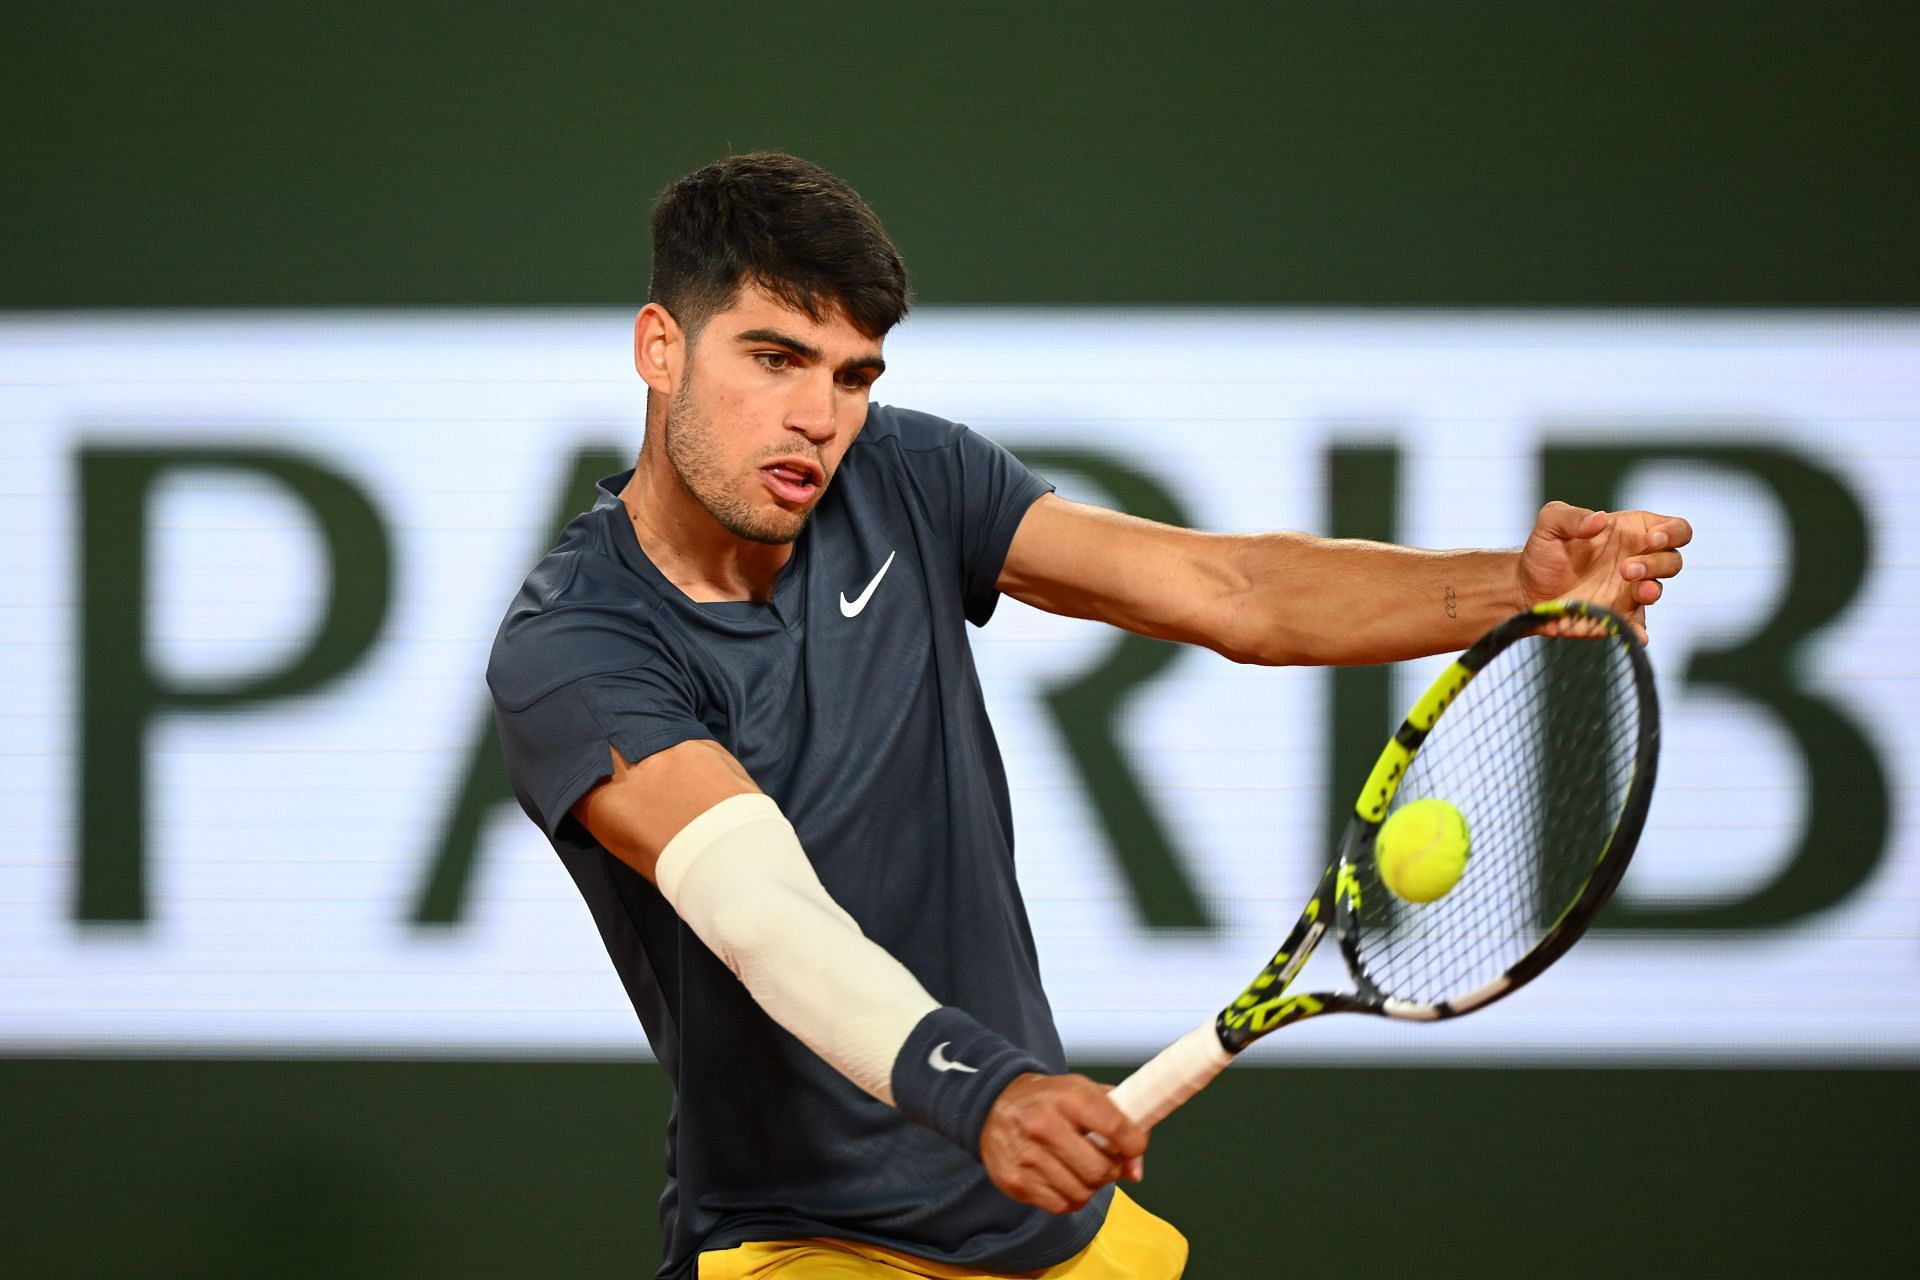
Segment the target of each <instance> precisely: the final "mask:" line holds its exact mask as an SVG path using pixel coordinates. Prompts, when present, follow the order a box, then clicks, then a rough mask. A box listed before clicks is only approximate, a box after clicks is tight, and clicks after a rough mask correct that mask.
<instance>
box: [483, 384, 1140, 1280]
mask: <svg viewBox="0 0 1920 1280" xmlns="http://www.w3.org/2000/svg"><path fill="white" fill-rule="evenodd" d="M629 474H631V473H629ZM626 480H627V476H626V475H619V476H614V477H611V478H610V479H608V480H605V481H603V482H601V485H600V494H599V499H598V502H597V503H596V505H595V507H594V508H593V510H591V511H589V512H587V513H586V514H585V515H582V516H580V517H579V518H578V519H576V520H574V521H573V523H572V524H570V525H568V526H567V529H566V531H565V532H564V533H563V534H562V535H561V538H560V542H559V544H558V545H557V546H556V547H555V548H554V549H553V550H552V551H551V552H550V553H549V554H548V555H547V557H546V558H545V559H544V560H542V561H541V562H540V564H539V566H538V567H537V568H535V569H534V571H533V573H532V575H531V576H530V577H529V578H528V579H527V582H526V585H525V586H524V587H523V588H522V589H521V591H520V594H519V595H518V596H517V597H516V598H515V600H514V602H513V607H512V608H511V609H510V610H509V611H508V613H507V616H506V619H505V621H504V622H503V623H502V624H501V627H500V633H499V636H498V637H497V638H496V640H495V641H494V648H493V660H492V662H491V664H490V665H489V667H488V671H487V681H488V684H489V686H490V688H491V689H492V692H493V697H494V704H495V708H496V712H497V715H498V719H499V724H500V735H501V741H502V744H503V745H504V747H505V753H506V762H507V772H508V776H509V777H510V778H511V779H512V782H513V787H514V793H515V794H516V795H517V796H518V797H519V800H520V804H521V806H522V807H523V808H524V809H525V810H526V811H527V814H528V816H530V817H531V818H532V819H533V820H534V821H535V822H537V823H539V824H540V827H541V828H542V830H544V831H545V832H546V833H547V835H548V837H549V839H551V840H552V842H553V846H554V849H555V850H556V851H557V852H558V853H559V855H560V857H561V859H562V860H563V861H564V862H565V863H566V866H567V869H568V871H569V872H571V873H572V876H573V879H574V882H575V883H576V884H577V885H578V886H579V888H580V892H581V893H582V894H583V895H584V896H585V898H586V901H587V904H588V906H589V907H590V908H591V910H592V912H593V917H594V920H595V922H596V923H597V924H598V925H599V929H600V934H601V937H602V938H603V939H604V940H605V942H606V945H607V950H608V953H609V954H610V955H611V956H612V958H613V962H614V966H615V968H617V969H618V970H619V973H620V978H621V981H622V982H623V983H624V984H625V986H626V990H627V994H628V996H629V997H630V998H631V999H632V1001H633V1005H634V1009H635V1010H636V1011H637V1012H638V1013H639V1015H640V1020H641V1022H642V1023H643V1024H644V1026H645V1028H646V1032H647V1038H648V1040H649V1041H650V1042H651V1043H652V1045H653V1050H654V1054H655V1056H657V1057H658V1058H659V1060H660V1062H661V1065H662V1066H663V1067H664V1068H665V1069H666V1071H667V1074H668V1075H669V1077H671V1079H672V1080H673V1082H674V1091H675V1092H674V1111H673V1117H672V1120H671V1123H670V1126H669V1129H668V1142H667V1176H668V1184H667V1190H666V1193H665V1195H664V1196H663V1197H662V1200H661V1208H660V1212H661V1224H662V1232H663V1236H664V1241H665V1260H664V1262H663V1263H662V1266H661V1270H660V1275H661V1276H664V1277H676V1278H677V1277H685V1276H689V1275H691V1274H692V1273H693V1269H694V1265H695V1261H696V1258H697V1255H698V1253H699V1252H700V1251H701V1250H704V1249H718V1248H727V1247H731V1246H733V1245H736V1244H740V1243H743V1242H745V1241H749V1240H776V1239H788V1238H793V1237H804V1236H821V1235H826V1236H839V1237H843V1238H847V1239H854V1240H862V1241H869V1242H873V1243H877V1244H884V1245H887V1246H890V1247H893V1248H896V1249H900V1250H904V1251H906V1252H910V1253H914V1254H917V1255H919V1256H922V1257H926V1258H929V1259H933V1260H935V1261H940V1262H950V1263H961V1264H967V1265H971V1266H978V1267H980V1268H982V1269H986V1270H999V1271H1027V1270H1038V1269H1040V1268H1043V1267H1047V1266H1051V1265H1053V1264H1055V1263H1058V1262H1061V1261H1063V1260H1065V1259H1066V1258H1069V1257H1071V1256H1072V1255H1073V1254H1075V1253H1077V1252H1079V1251H1080V1250H1081V1249H1082V1248H1084V1247H1085V1246H1086V1244H1087V1243H1088V1241H1090V1240H1091V1239H1092V1238H1093V1236H1094V1234H1095V1233H1096V1232H1097V1231H1098V1229H1099V1226H1100V1224H1101V1222H1103V1221H1104V1220H1105V1216H1106V1210H1107V1204H1108V1201H1109V1199H1110V1194H1109V1193H1107V1192H1103V1193H1102V1194H1101V1195H1100V1196H1099V1197H1098V1198H1097V1199H1096V1200H1095V1201H1094V1202H1093V1203H1092V1204H1090V1205H1089V1206H1088V1207H1087V1208H1086V1209H1084V1210H1082V1211H1081V1212H1079V1213H1077V1214H1071V1215H1066V1216H1055V1215H1052V1214H1048V1213H1044V1212H1042V1211H1040V1210H1037V1209H1033V1208H1029V1207H1027V1206H1024V1205H1020V1204H1017V1203H1016V1202H1014V1201H1013V1200H1010V1199H1008V1198H1007V1197H1006V1196H1005V1195H1003V1194H1002V1193H1001V1192H1000V1191H999V1190H998V1189H997V1188H995V1187H994V1186H993V1184H992V1183H991V1182H990V1181H989V1180H988V1179H987V1177H986V1173H985V1170H984V1169H983V1168H982V1167H981V1165H980V1164H979V1162H978V1161H977V1159H976V1157H975V1155H974V1153H972V1152H964V1151H961V1150H959V1149H957V1148H956V1147H954V1146H953V1145H952V1144H951V1143H949V1142H947V1141H946V1140H945V1139H943V1138H941V1137H939V1136H937V1135H936V1134H934V1133H933V1132H931V1131H929V1130H926V1129H923V1128H921V1127H919V1126H918V1125H915V1124H914V1123H913V1122H911V1121H909V1120H907V1119H906V1118H904V1117H903V1116H902V1115H901V1114H900V1113H899V1112H898V1111H896V1110H894V1109H893V1108H891V1107H888V1106H886V1105H884V1104H883V1103H880V1102H877V1101H875V1100H874V1099H873V1098H871V1097H869V1096H868V1095H867V1094H866V1093H864V1092H863V1091H862V1090H861V1089H859V1088H858V1087H857V1086H855V1085H854V1084H852V1083H851V1082H850V1081H848V1080H847V1079H846V1078H845V1077H843V1076H841V1075H840V1073H839V1072H837V1071H835V1070H834V1069H833V1068H832V1067H830V1066H828V1065H827V1064H826V1062H825V1061H823V1060H822V1059H820V1058H819V1057H817V1056H816V1055H815V1054H814V1053H813V1052H812V1051H811V1050H809V1049H808V1048H807V1047H806V1046H805V1045H803V1044H801V1043H800V1042H799V1041H798V1040H796V1039H795V1038H794V1037H793V1036H791V1035H790V1034H788V1033H787V1032H786V1031H784V1030H783V1029H781V1028H780V1027H779V1026H778V1025H776V1024H775V1023H774V1022H773V1021H772V1020H771V1019H770V1018H768V1017H767V1015H766V1014H765V1013H764V1012H762V1011H761V1009H760V1008H759V1006H758V1005H756V1004H755V1003H754V1001H753V999H752V997H751V996H749V995H748V994H747V992H746V990H745V988H744V987H742V986H741V985H740V983H739V982H738V980H736V979H735V978H734V976H733V975H732V974H731V973H730V972H728V970H727V969H726V967H725V966H724V965H722V964H721V962H720V961H719V959H718V958H716V957H715V956H714V955H713V953H712V952H711V951H709V950H708V949H707V947H706V945H705V944H704V943H702V942H701V941H700V939H699V938H698V937H697V936H696V935H695V934H694V933H693V932H692V931H691V930H689V929H688V928H687V926H686V925H685V924H683V923H682V922H681V921H680V919H679V917H678V916H677V915H675V913H674V911H673V909H672V907H671V906H669V905H668V904H667V902H666V901H665V899H663V898H662V897H661V896H660V894H659V892H658V891H657V890H655V889H654V887H653V886H652V885H650V884H648V883H647V881H646V880H645V879H644V878H643V877H641V876H640V875H639V874H637V873H636V872H634V871H633V870H632V869H631V868H629V867H628V866H626V864H624V863H622V862H621V861H619V860H618V859H617V858H615V857H613V856H612V855H611V854H609V853H608V852H607V851H606V850H605V849H604V848H603V847H602V846H601V845H600V844H599V843H597V842H596V841H595V840H594V839H593V837H592V836H591V835H589V834H588V833H587V831H586V829H585V828H584V827H582V826H581V825H580V823H579V822H578V821H576V820H575V819H574V818H572V817H571V816H569V812H568V811H569V809H570V808H571V807H572V805H573V803H574V802H575V801H576V800H578V799H579V798H580V797H581V796H582V795H584V794H585V793H586V791H587V790H588V789H589V788H591V787H592V786H593V785H594V784H595V783H597V782H599V781H600V780H601V779H603V778H605V777H607V776H609V774H610V773H611V764H610V761H609V759H608V753H607V748H608V745H609V744H611V745H612V746H613V748H614V749H616V750H618V751H619V752H620V754H621V756H622V757H623V758H625V759H627V760H629V761H636V760H639V759H641V758H643V757H645V756H648V755H651V754H653V753H654V752H656V751H661V750H663V749H665V748H667V747H670V746H673V745H674V744H675V743H679V742H685V741H687V740H689V739H696V738H710V739H713V740H714V741H716V742H719V743H720V744H721V745H722V746H724V747H726V748H727V750H729V751H730V752H732V753H733V755H734V756H735V757H736V758H737V759H738V760H739V761H740V763H741V764H742V765H743V766H744V767H745V768H746V770H747V772H748V773H749V774H750V775H751V776H752V777H753V779H754V781H755V783H756V784H757V785H758V786H759V787H760V788H761V790H763V791H765V792H766V793H767V794H768V795H769V796H771V797H772V798H773V799H774V800H775V801H776V802H778V804H779V805H780V807H781V809H782V810H783V811H784V812H785V813H786V815H787V816H788V818H789V819H791V820H792V822H793V824H794V827H795V828H796V830H797V831H798V832H799V836H800V843H801V845H802V846H803V847H804V848H805V849H806V851H807V855H808V857H809V858H810V859H811V860H812V862H813V865H814V867H815V869H816V870H817V871H818V872H819V875H820V880H821V882H822V883H823V884H824V885H825V886H826V889H827V892H828V893H829V894H831V895H832V897H833V899H834V901H836V902H838V903H839V904H840V905H841V906H842V907H844V908H845V909H846V910H847V911H848V912H849V913H850V914H851V915H852V916H853V918H854V919H855V920H856V921H858V922H859V924H860V927H861V929H862V930H863V931H865V933H866V934H867V936H868V937H870V938H872V939H873V940H874V941H875V942H876V943H878V944H879V945H880V946H882V947H884V948H886V950H887V951H889V952H890V953H892V954H893V955H894V956H895V957H897V958H898V959H899V960H900V961H901V962H902V963H903V964H905V965H906V966H907V968H908V969H910V970H911V971H912V972H913V974H914V976H915V977H917V978H918V979H919V980H920V982H921V983H922V984H923V985H924V986H925V987H926V988H927V990H928V991H929V992H931V993H932V995H933V996H934V998H935V999H937V1000H939V1001H940V1002H941V1003H943V1004H949V1005H956V1006H958V1007H960V1008H962V1009H965V1010H966V1011H967V1012H968V1013H970V1014H972V1015H973V1016H974V1017H975V1018H978V1019H979V1020H980V1021H981V1022H983V1023H985V1024H986V1025H988V1026H990V1027H992V1028H993V1029H994V1030H995V1031H997V1032H999V1033H1000V1034H1001V1035H1003V1036H1005V1037H1006V1038H1007V1039H1008V1040H1010V1041H1011V1042H1013V1043H1014V1044H1016V1045H1018V1046H1020V1047H1022V1048H1024V1049H1026V1050H1027V1051H1029V1052H1030V1053H1032V1054H1033V1055H1034V1056H1035V1057H1037V1058H1039V1059H1040V1060H1041V1061H1042V1062H1044V1063H1046V1064H1047V1065H1048V1067H1049V1068H1050V1069H1053V1070H1064V1069H1065V1067H1066V1058H1065V1054H1064V1052H1063V1051H1062V1049H1061V1045H1060V1037H1059V1033H1058V1032H1057V1031H1056V1030H1055V1028H1054V1023H1053V1014H1052V1011H1051V1010H1050V1009H1049V1007H1048V1005H1047V1001H1046V997H1045V995H1044V994H1043V993H1042V991H1041V987H1040V973H1039V966H1038V962H1037V959H1036V956H1035V953H1034V946H1033V935H1032V932H1031V930H1030V928H1029V926H1028V923H1027V915H1026V909H1025V907H1024V906H1023V905H1022V903H1021V899H1020V891H1019V888H1018V886H1017V884H1016V883H1015V880H1014V859H1013V827H1012V820H1011V814H1010V809H1009V804H1008V799H1007V780H1006V772H1005V769H1004V768H1003V766H1002V764H1001V761H1000V753H999V749H998V747H997V746H996V744H995V742H994V737H993V730H992V728H991V727H990V726H989V725H988V723H987V716H986V707H985V704H984V702H983V701H982V699H981V695H980V686H979V678H978V676H977V675H976V673H975V671H974V665H973V655H972V652H971V650H970V648H969V647H968V643H967V633H966V627H965V623H966V622H968V621H972V622H973V623H975V624H982V623H984V622H986V620H987V618H988V617H989V616H990V615H991V614H992V612H993V609H994V605H995V603H996V602H997V600H998V594H997V592H996V590H995V587H994V583H995V581H996V579H997V578H998V577H999V573H1000V568H1001V565H1002V563H1003V562H1004V561H1005V559H1006V554H1007V547H1008V545H1009V544H1010V543H1011V542H1012V540H1013V534H1014V530H1015V529H1016V528H1017V527H1018V525H1019V523H1020V520H1021V518H1022V516H1024V515H1025V513H1026V511H1027V508H1028V507H1030V506H1031V505H1032V504H1033V502H1034V500H1035V499H1037V498H1038V497H1039V496H1040V495H1041V494H1043V493H1045V492H1047V491H1048V489H1049V488H1050V486H1049V485H1047V484H1046V483H1045V482H1044V481H1043V480H1041V479H1039V478H1038V477H1036V476H1034V475H1033V474H1032V473H1031V472H1029V471H1028V470H1027V469H1026V468H1025V467H1024V466H1022V465H1021V464H1020V463H1019V462H1018V461H1017V460H1015V459H1014V458H1013V456H1012V455H1011V454H1009V453H1007V452H1006V451H1005V450H1003V449H1001V448H1000V447H998V446H997V445H994V444H993V443H991V442H990V441H988V440H986V439H984V438H983V437H981V436H979V435H976V434H974V433H972V432H970V431H968V430H967V429H966V428H965V427H962V426H957V425H955V424H953V423H949V422H944V421H941V420H940V419H938V418H933V417H929V416H927V415H925V414H919V413H912V412H909V411H905V410H900V409H891V408H886V407H883V406H879V405H876V406H873V407H872V408H871V409H870V411H869V412H868V415H867V421H866V425H865V427H864V428H863V429H862V431H861V433H860V435H859V436H858V437H857V438H856V439H855V440H854V442H853V444H852V445H851V446H850V447H849V448H848V450H847V452H846V454H845V456H844V457H843V459H842V460H841V464H840V468H839V470H838V472H837V473H836V474H835V476H834V478H833V481H832V484H831V485H830V487H829V488H828V490H827V492H826V494H825V495H824V496H823V497H822V498H821V500H820V503H819V505H818V506H817V507H816V508H815V510H814V512H813V515H812V518H811V519H810V520H809V522H808V524H807V527H806V530H805V531H804V532H803V533H802V534H801V536H800V538H799V539H798V540H797V541H796V542H795V544H794V552H793V556H792V558H791V559H790V560H789V561H788V563H787V565H786V566H785V568H783V569H782V570H781V572H780V576H779V578H778V579H777V581H776V583H775V585H774V590H773V598H772V600H771V602H769V603H757V602H728V603H720V604H698V603H695V602H693V601H691V600H689V599H688V598H687V597H686V595H685V594H684V593H682V592H681V591H680V590H679V589H678V588H677V587H675V586H674V585H673V584H671V583H670V582H668V581H667V580H666V579H665V578H664V577H663V576H662V575H661V574H660V572H659V570H658V569H656V568H655V567H654V565H653V563H652V562H651V561H649V560H648V559H647V557H646V555H645V554H644V553H643V552H642V550H641V548H640V545H639V542H638V540H637V539H636V538H635V536H634V532H633V526H632V524H631V522H630V520H629V518H628V516H627V512H626V510H625V508H624V507H623V506H622V505H621V503H620V501H619V498H618V496H617V495H618V493H619V490H620V489H621V487H622V486H623V485H624V484H625V482H626ZM883 567H884V573H883V572H882V570H883ZM876 575H878V581H877V583H876V582H875V578H876ZM870 585H871V587H872V591H871V594H870V595H869V596H867V598H866V600H865V603H864V607H860V608H858V609H857V610H853V611H852V614H853V616H847V615H848V613H849V612H850V605H851V604H853V603H857V602H858V601H859V597H860V596H861V593H862V592H863V591H865V590H867V588H868V587H869V586H870ZM843 599H844V600H845V601H846V602H848V604H843V603H842V601H843Z"/></svg>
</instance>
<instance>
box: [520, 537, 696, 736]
mask: <svg viewBox="0 0 1920 1280" xmlns="http://www.w3.org/2000/svg"><path fill="white" fill-rule="evenodd" d="M608 511H609V509H608V508H605V507H601V508H597V509H595V510H593V511H589V512H586V513H585V514H583V515H580V516H578V517H576V518H575V519H574V520H573V522H572V523H571V524H569V525H568V526H567V527H566V529H565V531H563V532H562V533H561V535H560V540H559V542H557V543H556V544H555V545H554V548H553V550H551V551H549V552H548V553H547V554H546V555H545V556H543V557H542V558H541V560H540V563H539V564H537V565H535V566H534V567H533V572H531V573H529V574H528V575H527V580H526V581H525V582H524V583H522V584H521V586H520V590H519V591H518V592H516V593H515V595H514V598H513V603H512V604H511V605H510V606H508V608H507V614H506V617H505V618H503V619H502V620H501V622H500V629H499V631H498V632H497V633H496V634H495V636H494V640H493V652H492V654H491V656H490V657H489V659H488V661H487V687H488V689H489V690H490V691H491V692H492V694H493V699H494V701H495V703H497V704H498V705H499V706H500V707H501V708H503V709H505V710H508V711H517V710H521V709H523V708H525V707H528V706H530V705H532V704H533V703H534V702H537V701H539V700H540V699H541V698H543V697H545V696H546V695H547V694H549V693H552V692H553V691H555V690H556V689H560V688H562V687H564V686H566V685H568V684H571V683H573V682H574V681H576V680H580V679H582V678H584V677H587V676H592V675H601V674H605V673H608V672H613V671H623V670H630V669H632V668H634V667H636V666H644V665H647V664H649V663H650V662H653V661H655V660H657V659H658V658H659V657H660V656H661V655H662V653H663V646H662V643H661V637H660V636H659V634H658V628H659V625H660V619H659V617H658V597H657V596H656V595H655V594H654V593H653V592H652V591H650V590H648V589H647V588H646V586H645V584H644V583H642V582H640V581H639V580H638V579H637V576H636V575H635V574H634V572H633V570H632V569H631V568H630V567H629V566H627V565H626V564H624V563H623V562H622V561H621V559H620V557H619V556H617V555H615V554H614V553H613V550H612V547H611V546H610V533H611V530H610V528H609V522H610V519H611V517H610V516H609V514H608Z"/></svg>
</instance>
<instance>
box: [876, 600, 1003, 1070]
mask: <svg viewBox="0 0 1920 1280" xmlns="http://www.w3.org/2000/svg"><path fill="white" fill-rule="evenodd" d="M880 572H882V573H885V572H886V570H885V569H882V570H881V571H880ZM875 581H878V579H875ZM952 1043H953V1041H951V1040H942V1041H941V1042H940V1043H939V1044H937V1045H935V1046H933V1052H932V1053H930V1054H928V1055H927V1065H928V1066H930V1067H932V1068H933V1069H934V1070H935V1071H970V1072H973V1073H974V1074H975V1075H978V1074H979V1072H980V1068H978V1067H970V1066H968V1065H967V1064H966V1063H964V1062H955V1061H954V1060H953V1059H952V1058H949V1057H948V1056H947V1046H948V1045H950V1044H952Z"/></svg>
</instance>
